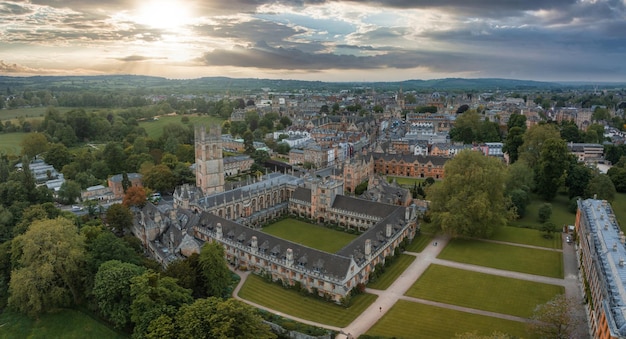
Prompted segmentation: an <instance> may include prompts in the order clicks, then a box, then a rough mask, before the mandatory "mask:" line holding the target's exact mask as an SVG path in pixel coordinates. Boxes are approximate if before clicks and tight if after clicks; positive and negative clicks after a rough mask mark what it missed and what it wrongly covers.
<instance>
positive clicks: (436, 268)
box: [406, 265, 565, 318]
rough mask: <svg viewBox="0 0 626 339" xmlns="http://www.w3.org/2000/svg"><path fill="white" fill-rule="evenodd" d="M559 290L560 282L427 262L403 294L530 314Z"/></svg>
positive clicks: (526, 315) (455, 303) (521, 315)
mask: <svg viewBox="0 0 626 339" xmlns="http://www.w3.org/2000/svg"><path fill="white" fill-rule="evenodd" d="M563 293H565V289H564V288H563V287H562V286H557V285H549V284H542V283H536V282H532V281H527V280H520V279H513V278H506V277H501V276H496V275H491V274H485V273H480V272H473V271H467V270H462V269H458V268H453V267H447V266H441V265H430V266H428V268H427V269H426V271H425V272H424V274H422V276H421V277H420V278H419V280H417V281H416V282H415V284H413V286H411V288H410V289H409V290H408V291H407V292H406V295H407V296H409V297H414V298H420V299H426V300H432V301H438V302H442V303H445V304H453V305H458V306H463V307H469V308H475V309H479V310H484V311H490V312H496V313H503V314H510V315H514V316H518V317H524V318H530V317H531V316H532V313H533V310H534V309H535V307H536V306H537V305H539V304H544V303H546V302H548V301H549V300H550V299H552V298H554V296H556V295H557V294H563Z"/></svg>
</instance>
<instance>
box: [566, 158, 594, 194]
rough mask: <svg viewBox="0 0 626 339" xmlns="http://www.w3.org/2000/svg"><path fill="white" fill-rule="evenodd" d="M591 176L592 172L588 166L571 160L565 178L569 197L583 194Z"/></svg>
mask: <svg viewBox="0 0 626 339" xmlns="http://www.w3.org/2000/svg"><path fill="white" fill-rule="evenodd" d="M592 177H593V172H592V171H591V169H590V168H589V167H587V166H585V164H581V163H576V162H572V163H571V164H570V168H569V170H568V171H567V177H566V178H565V186H567V192H568V193H569V197H570V199H571V198H573V197H582V196H584V195H585V191H586V189H587V186H588V185H589V180H591V178H592Z"/></svg>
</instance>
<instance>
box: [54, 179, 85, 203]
mask: <svg viewBox="0 0 626 339" xmlns="http://www.w3.org/2000/svg"><path fill="white" fill-rule="evenodd" d="M80 195H81V188H80V184H79V183H77V182H76V181H73V180H66V181H65V182H64V183H63V184H61V187H60V188H59V191H58V192H57V196H58V197H59V200H60V201H61V203H63V204H65V205H70V204H73V203H75V202H76V201H78V200H80Z"/></svg>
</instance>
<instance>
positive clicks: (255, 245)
mask: <svg viewBox="0 0 626 339" xmlns="http://www.w3.org/2000/svg"><path fill="white" fill-rule="evenodd" d="M250 247H252V252H253V253H256V252H257V251H258V250H259V241H258V240H257V238H256V235H253V236H252V240H251V241H250Z"/></svg>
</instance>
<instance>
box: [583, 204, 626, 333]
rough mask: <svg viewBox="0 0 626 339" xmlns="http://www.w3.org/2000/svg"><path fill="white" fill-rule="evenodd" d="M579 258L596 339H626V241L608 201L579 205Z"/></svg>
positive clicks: (591, 327) (589, 314) (589, 316)
mask: <svg viewBox="0 0 626 339" xmlns="http://www.w3.org/2000/svg"><path fill="white" fill-rule="evenodd" d="M575 227H576V232H577V236H578V240H577V244H578V249H577V250H578V256H579V259H580V266H581V274H582V275H583V279H584V286H585V294H586V308H587V315H588V318H589V326H590V331H591V336H592V337H593V338H599V339H608V338H626V264H625V260H626V246H625V244H626V237H625V236H624V232H622V231H621V230H620V228H619V225H618V223H617V221H616V219H615V214H613V210H612V208H611V205H610V204H609V203H608V202H606V200H597V199H587V200H579V201H578V212H577V213H576V224H575Z"/></svg>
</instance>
